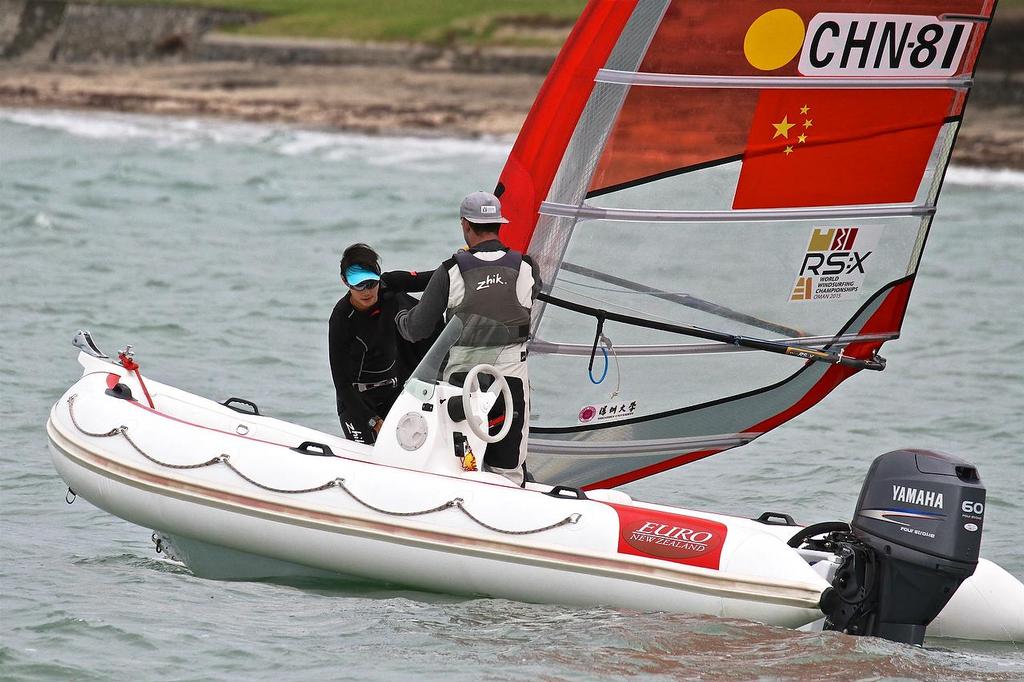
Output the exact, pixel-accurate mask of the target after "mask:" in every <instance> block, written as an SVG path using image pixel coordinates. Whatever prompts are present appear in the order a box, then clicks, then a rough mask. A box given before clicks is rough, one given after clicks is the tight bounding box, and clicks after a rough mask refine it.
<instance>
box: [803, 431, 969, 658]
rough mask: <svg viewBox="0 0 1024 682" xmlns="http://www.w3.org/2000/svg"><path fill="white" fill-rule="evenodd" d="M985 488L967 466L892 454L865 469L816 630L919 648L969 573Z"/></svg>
mask: <svg viewBox="0 0 1024 682" xmlns="http://www.w3.org/2000/svg"><path fill="white" fill-rule="evenodd" d="M984 512H985V488H984V486H983V485H982V483H981V479H980V478H979V476H978V471H977V469H976V468H975V467H974V465H972V464H970V463H969V462H967V461H965V460H963V459H960V458H958V457H954V456H951V455H947V454H943V453H939V452H933V451H930V450H897V451H894V452H889V453H886V454H884V455H881V456H880V457H878V458H877V459H875V461H874V462H873V463H872V464H871V468H870V469H869V470H868V474H867V476H866V477H865V479H864V485H863V487H862V488H861V492H860V498H859V499H858V500H857V508H856V510H855V513H854V518H853V522H852V523H851V530H852V532H851V533H839V534H833V537H832V538H831V540H832V546H833V547H834V548H835V550H834V551H836V553H837V555H838V556H840V557H841V558H842V563H841V564H840V566H839V568H838V569H837V571H836V574H835V576H834V578H833V581H832V585H833V588H832V589H831V590H827V591H826V593H825V594H824V595H823V597H822V604H821V606H822V610H823V611H824V612H825V614H826V621H825V629H831V630H840V631H843V632H848V633H850V634H863V635H874V636H877V637H884V638H886V639H891V640H895V641H900V642H908V643H911V644H920V643H921V642H922V641H923V640H924V635H925V628H926V627H927V626H928V624H929V623H930V622H931V621H932V619H934V618H935V616H937V615H938V614H939V611H941V610H942V608H943V607H944V606H945V605H946V603H947V602H948V601H949V599H950V598H951V597H952V596H953V593H954V592H955V591H956V589H957V588H958V587H959V586H960V584H961V583H962V582H963V581H964V580H966V579H967V578H968V577H970V576H971V574H973V573H974V569H975V568H976V567H977V565H978V552H979V550H980V548H981V530H982V522H983V520H984Z"/></svg>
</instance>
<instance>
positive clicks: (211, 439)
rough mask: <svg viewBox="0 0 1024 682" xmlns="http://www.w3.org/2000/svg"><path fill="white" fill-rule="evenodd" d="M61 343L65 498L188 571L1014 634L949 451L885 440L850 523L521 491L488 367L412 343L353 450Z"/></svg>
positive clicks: (1018, 633) (1003, 582)
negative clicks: (487, 460) (102, 514)
mask: <svg viewBox="0 0 1024 682" xmlns="http://www.w3.org/2000/svg"><path fill="white" fill-rule="evenodd" d="M76 338H77V339H78V345H79V346H80V348H82V351H81V352H80V353H79V361H80V362H81V364H82V366H83V368H84V373H83V376H82V378H81V379H80V380H79V381H78V382H77V383H75V384H74V385H73V386H72V387H71V388H70V389H68V391H67V393H65V395H64V396H62V397H61V398H60V400H58V401H57V403H56V404H55V405H54V406H53V409H52V411H51V413H50V417H49V420H48V422H47V426H46V429H47V434H48V437H49V443H50V448H51V451H52V454H53V461H54V464H55V466H56V468H57V471H58V472H59V473H60V475H61V476H62V477H63V478H64V480H65V481H66V482H67V483H68V485H69V486H70V488H71V490H72V491H73V492H74V493H76V494H78V495H80V496H82V497H84V498H85V499H87V500H89V501H90V502H91V503H93V504H95V505H96V506H98V507H100V508H101V509H104V510H106V511H108V512H110V513H112V514H114V515H117V516H119V517H121V518H123V519H126V520H128V521H130V522H132V523H135V524H138V525H140V526H143V527H146V528H150V529H153V530H154V539H155V540H156V541H157V544H158V548H159V549H160V550H161V551H164V552H165V553H167V554H168V555H169V556H171V557H173V558H175V559H177V560H179V561H181V562H183V563H184V564H185V565H187V566H188V567H189V568H190V569H191V570H192V571H194V572H195V573H196V574H197V575H199V576H206V577H211V578H222V579H259V578H274V577H294V576H331V575H333V576H338V575H342V576H348V577H357V578H364V579H368V580H374V581H383V582H388V583H394V584H399V585H406V586H412V587H417V588H421V589H425V590H433V591H441V592H449V593H455V594H466V595H491V596H495V597H504V598H508V599H516V600H522V601H529V602H545V603H561V604H573V605H596V604H605V605H610V606H617V607H624V608H631V609H642V610H669V611H679V612H686V613H700V614H711V615H716V616H728V617H733V618H744V619H750V620H755V621H760V622H764V623H770V624H774V625H782V626H787V627H801V626H804V627H807V626H813V624H814V623H815V622H819V621H820V622H819V626H821V625H823V626H824V627H827V628H834V629H841V630H844V631H847V632H853V633H865V634H875V635H879V636H886V637H890V638H893V639H900V640H903V641H915V642H920V641H921V639H922V638H923V635H924V632H925V627H926V626H927V627H928V634H929V635H931V636H948V637H959V638H975V639H989V640H1012V641H1020V640H1022V639H1024V585H1022V584H1021V583H1020V582H1019V581H1018V580H1016V579H1015V578H1014V577H1012V576H1011V575H1009V574H1008V573H1007V572H1005V571H1004V570H1002V569H1001V568H999V567H998V566H996V565H995V564H993V563H991V562H988V561H986V560H984V559H980V560H979V558H978V548H979V545H980V539H981V530H982V521H983V517H984V488H983V487H982V485H981V482H980V479H979V477H978V475H977V471H976V470H975V469H974V467H972V466H971V465H969V464H968V463H966V462H963V461H961V460H958V459H956V458H953V457H950V456H946V455H941V454H938V453H932V452H926V451H897V452H893V453H889V454H887V455H884V456H883V457H880V458H879V459H878V460H876V462H875V464H874V465H873V466H872V469H871V473H870V474H869V476H868V479H867V480H866V481H865V484H864V489H863V491H862V494H861V498H860V501H859V504H858V509H857V512H856V514H855V517H854V522H853V524H852V527H851V526H850V525H847V524H844V523H834V522H833V523H826V524H820V525H818V526H809V527H800V526H796V525H795V524H793V522H792V520H790V519H789V518H788V517H786V515H784V514H772V513H766V514H764V515H762V516H761V517H760V518H758V519H745V518H738V517H734V516H727V515H722V514H714V513H709V512H706V511H697V510H688V509H679V508H674V507H668V506H664V505H656V504H648V503H645V502H639V501H636V500H633V499H631V498H630V497H629V496H628V495H626V494H625V493H623V492H620V491H616V490H608V489H591V490H587V491H584V490H581V489H579V488H573V487H566V486H551V485H543V484H539V483H533V482H531V483H527V484H526V487H525V488H521V487H518V486H515V485H513V484H512V483H511V482H509V481H508V480H507V479H506V478H504V477H503V476H500V475H497V474H494V473H490V472H487V471H485V470H482V466H481V461H482V458H481V457H479V456H474V453H483V452H484V451H485V449H486V446H487V440H488V439H493V438H494V436H492V435H491V434H490V433H489V432H488V431H487V429H486V427H485V423H486V422H485V417H484V416H481V415H486V414H487V411H488V409H489V408H490V405H491V404H492V403H493V401H494V400H495V399H496V396H497V394H498V393H500V391H501V390H502V389H503V388H504V382H503V381H502V380H501V378H500V375H497V378H496V380H495V381H494V383H492V384H491V386H490V387H489V388H488V389H487V390H482V389H481V387H480V384H481V383H483V382H481V381H480V380H479V376H481V375H490V376H494V375H495V374H496V371H495V370H494V369H493V368H491V367H489V366H487V365H484V364H481V365H479V366H477V367H475V368H474V371H473V372H471V373H470V376H469V377H467V380H466V381H465V382H464V383H463V385H462V386H461V387H460V386H455V385H452V384H450V383H447V382H445V381H443V380H440V379H438V378H435V377H431V376H430V373H431V372H433V371H435V370H436V369H437V368H436V367H425V366H424V365H430V362H429V360H430V358H428V359H427V360H426V361H425V363H424V365H421V367H420V369H418V370H417V374H416V375H414V377H413V378H412V379H410V381H409V382H408V383H407V385H406V390H405V392H404V393H403V395H402V396H401V397H400V398H399V401H398V402H397V403H396V405H395V408H394V409H393V410H392V411H391V413H390V414H389V415H388V417H387V419H386V421H385V424H384V425H383V427H382V429H381V439H380V441H378V443H377V444H376V445H375V446H367V445H362V444H359V443H355V442H353V441H348V440H345V439H342V438H338V437H336V436H332V435H329V434H325V433H320V432H316V431H313V430H310V429H306V428H303V427H300V426H296V425H294V424H289V423H287V422H284V421H281V420H277V419H274V418H271V417H268V416H265V415H261V414H260V413H259V409H258V407H257V406H256V405H255V404H254V403H252V402H250V401H247V400H242V399H238V398H232V399H229V400H226V401H224V402H223V403H218V402H215V401H212V400H207V399H204V398H201V397H199V396H195V395H192V394H189V393H186V392H184V391H181V390H178V389H175V388H173V387H171V386H168V385H165V384H162V383H159V382H157V381H154V380H152V379H146V378H145V377H143V375H142V374H141V372H140V370H139V367H138V365H137V363H135V361H134V359H133V358H132V357H131V356H130V355H128V354H124V353H122V354H120V359H112V358H109V357H106V356H104V355H103V354H102V353H100V352H99V351H98V350H97V349H96V346H95V344H94V343H93V342H92V341H91V338H90V337H89V336H88V335H87V333H84V332H80V333H79V335H78V336H77V337H76ZM444 339H445V336H442V341H444ZM474 376H476V377H477V378H474ZM428 379H429V380H428ZM936 547H941V548H942V551H941V552H939V553H937V552H936ZM961 583H962V584H961ZM950 597H952V599H950ZM947 600H948V602H949V603H948V604H947V603H946V602H947ZM936 616H937V617H936ZM933 618H934V619H935V620H934V622H933V620H932V619H933ZM823 619H824V620H823ZM929 623H930V625H929Z"/></svg>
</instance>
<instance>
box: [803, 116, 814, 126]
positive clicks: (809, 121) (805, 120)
mask: <svg viewBox="0 0 1024 682" xmlns="http://www.w3.org/2000/svg"><path fill="white" fill-rule="evenodd" d="M812 125H814V123H813V122H812V121H811V119H809V118H808V119H804V128H810V127H811V126H812Z"/></svg>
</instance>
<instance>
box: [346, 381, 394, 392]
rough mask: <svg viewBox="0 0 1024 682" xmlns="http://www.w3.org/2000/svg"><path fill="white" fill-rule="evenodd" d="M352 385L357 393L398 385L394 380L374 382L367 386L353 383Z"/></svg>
mask: <svg viewBox="0 0 1024 682" xmlns="http://www.w3.org/2000/svg"><path fill="white" fill-rule="evenodd" d="M352 385H353V386H355V388H356V390H357V391H359V392H360V393H362V392H364V391H369V390H371V389H374V388H381V387H383V386H397V385H398V379H396V378H391V379H385V380H384V381H375V382H373V383H369V384H360V383H355V382H353V384H352Z"/></svg>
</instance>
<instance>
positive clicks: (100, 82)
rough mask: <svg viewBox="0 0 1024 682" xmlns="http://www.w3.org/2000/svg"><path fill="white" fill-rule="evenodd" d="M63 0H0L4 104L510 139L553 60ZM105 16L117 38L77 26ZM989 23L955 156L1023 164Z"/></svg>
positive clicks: (1022, 74)
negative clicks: (322, 35)
mask: <svg viewBox="0 0 1024 682" xmlns="http://www.w3.org/2000/svg"><path fill="white" fill-rule="evenodd" d="M63 4H64V3H60V2H57V3H53V2H47V3H43V2H41V0H0V66H2V68H0V107H8V108H29V107H39V108H62V109H103V110H113V111H123V112H138V113H151V114H162V115H182V116H196V115H198V116H214V117H222V118H232V119H241V120H246V121H260V122H273V123H286V124H293V125H299V126H305V127H314V128H325V129H336V130H350V131H356V132H362V133H371V134H413V135H429V136H438V135H448V136H469V137H479V136H512V135H515V134H516V133H517V132H518V130H519V127H520V125H521V124H522V121H523V119H524V118H525V116H526V114H527V112H528V111H529V108H530V105H531V103H532V102H533V99H534V97H535V96H536V93H537V90H538V89H539V87H540V85H541V82H542V81H543V78H544V74H545V73H546V71H547V69H548V67H549V65H550V63H551V61H552V60H553V59H554V51H552V50H543V49H520V50H515V49H492V50H478V49H474V50H471V49H459V48H450V49H441V48H437V47H433V46H414V45H413V46H411V45H370V46H367V45H356V44H353V43H346V42H343V41H316V40H313V41H310V40H279V39H251V38H238V37H233V36H224V35H219V34H216V33H211V32H210V30H211V29H212V28H215V27H216V26H217V25H219V24H220V23H223V22H225V21H230V20H237V18H238V17H237V13H236V14H235V15H231V16H223V15H221V14H217V13H216V12H214V13H212V14H211V13H209V11H203V10H200V11H197V10H190V12H192V13H191V14H189V13H188V12H182V11H181V10H180V9H168V8H152V7H150V8H144V7H143V8H140V7H119V6H94V5H81V4H75V5H67V6H65V7H64V9H63V10H62V12H60V13H57V12H56V10H55V7H57V6H60V5H63ZM47 12H49V14H47ZM196 12H199V13H198V14H196ZM15 14H17V15H18V17H20V20H19V21H14V19H12V17H14V16H15ZM69 14H70V18H69ZM26 17H27V19H26ZM1001 18H1002V17H1000V19H1001ZM115 19H116V22H115V23H116V27H117V31H116V34H115V35H108V36H107V38H106V39H103V38H100V39H92V40H86V39H85V37H83V36H87V35H92V32H94V28H95V27H97V26H105V25H107V24H108V23H109V22H111V21H115ZM69 26H70V27H71V28H69ZM133 26H141V27H143V28H142V29H139V30H140V31H141V33H138V34H132V31H133V30H134V29H132V28H131V27H133ZM998 27H1000V23H999V19H997V21H996V22H995V24H994V27H993V36H992V39H991V40H990V41H989V45H988V46H987V47H986V53H985V55H984V57H983V61H982V65H981V66H982V68H981V70H980V71H979V74H978V78H977V85H976V87H975V91H974V92H973V94H972V98H971V104H970V106H969V107H968V109H967V113H966V115H965V118H964V124H963V127H962V129H961V132H960V134H959V138H958V141H957V146H956V150H955V151H954V155H953V161H954V163H958V164H961V165H971V166H985V167H993V168H1012V169H1017V170H1024V64H1019V63H1018V62H1020V61H1024V56H1022V55H1021V51H1020V50H1019V49H1014V48H1013V45H1014V44H1016V45H1019V44H1020V42H1016V41H1018V40H1019V39H1021V37H1022V36H1024V13H1021V15H1020V16H1019V17H1015V16H1014V15H1011V16H1009V17H1007V18H1006V20H1005V23H1004V24H1003V28H1002V29H1001V30H999V31H997V30H996V29H997V28H998ZM1018 29H1019V31H1018ZM1018 32H1019V33H1020V34H1021V35H1017V34H1018ZM108 33H109V31H108ZM104 40H106V41H107V42H104Z"/></svg>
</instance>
